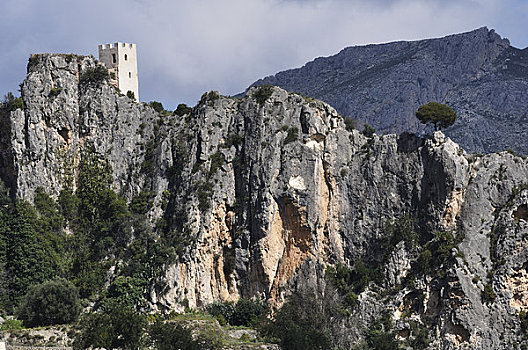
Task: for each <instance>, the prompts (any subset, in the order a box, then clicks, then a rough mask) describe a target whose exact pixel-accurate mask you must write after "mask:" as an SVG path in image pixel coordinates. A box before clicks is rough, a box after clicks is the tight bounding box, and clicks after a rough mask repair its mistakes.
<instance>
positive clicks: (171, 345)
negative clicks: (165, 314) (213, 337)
mask: <svg viewBox="0 0 528 350" xmlns="http://www.w3.org/2000/svg"><path fill="white" fill-rule="evenodd" d="M148 335H149V340H150V343H151V345H152V346H153V347H154V349H157V350H173V349H180V350H200V349H201V347H200V344H199V343H198V342H197V341H195V340H193V338H192V335H191V331H190V330H188V329H186V328H184V327H182V326H181V325H179V324H175V323H170V322H163V321H159V320H158V321H156V322H155V323H154V324H152V325H151V326H150V327H149V330H148Z"/></svg>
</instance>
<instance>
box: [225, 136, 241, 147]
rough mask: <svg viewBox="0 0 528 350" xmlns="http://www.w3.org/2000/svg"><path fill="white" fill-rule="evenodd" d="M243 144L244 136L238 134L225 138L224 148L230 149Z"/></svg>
mask: <svg viewBox="0 0 528 350" xmlns="http://www.w3.org/2000/svg"><path fill="white" fill-rule="evenodd" d="M243 143H244V136H243V135H239V134H231V135H229V137H228V138H227V141H226V143H225V147H226V148H231V146H235V147H236V146H238V145H241V144H243Z"/></svg>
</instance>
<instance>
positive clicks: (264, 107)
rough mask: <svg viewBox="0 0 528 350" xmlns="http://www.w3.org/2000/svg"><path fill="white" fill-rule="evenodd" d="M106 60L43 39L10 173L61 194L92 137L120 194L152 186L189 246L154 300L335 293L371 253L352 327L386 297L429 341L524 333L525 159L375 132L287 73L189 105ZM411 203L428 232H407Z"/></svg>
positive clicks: (488, 344) (6, 154) (470, 344)
mask: <svg viewBox="0 0 528 350" xmlns="http://www.w3.org/2000/svg"><path fill="white" fill-rule="evenodd" d="M95 64H96V62H95V61H94V60H93V59H92V58H89V57H78V56H70V55H40V56H33V58H32V60H31V62H30V65H29V67H28V77H27V79H26V80H25V81H24V83H23V85H22V96H23V99H24V102H25V108H24V110H17V111H14V112H11V113H10V115H9V116H6V117H5V118H4V120H2V124H3V125H5V126H6V128H7V129H5V130H4V131H3V132H4V134H5V135H7V136H9V139H8V140H5V139H3V140H2V142H1V143H0V145H2V147H3V149H2V150H1V152H0V154H1V155H2V164H5V167H4V169H3V171H2V177H3V180H4V181H5V182H7V183H8V184H9V185H10V186H11V188H13V191H15V193H16V195H17V196H18V197H21V198H26V199H31V198H32V195H33V193H34V191H35V189H36V188H37V187H43V188H45V190H46V191H47V192H48V193H50V194H52V195H54V196H56V195H57V194H58V193H59V192H60V190H61V189H62V188H63V187H64V186H66V185H67V184H69V183H72V184H73V186H75V183H76V181H77V180H76V165H77V164H78V162H79V159H80V158H81V157H82V156H83V154H84V152H92V153H93V152H95V153H96V154H99V155H100V156H101V157H106V159H108V161H109V163H110V165H111V166H112V169H113V175H114V187H115V189H116V190H118V191H119V192H121V193H122V195H123V196H124V197H125V198H131V196H133V195H134V194H137V193H138V192H139V191H141V190H144V189H147V190H148V191H152V192H153V193H154V195H155V199H154V207H153V209H152V210H151V211H150V213H149V215H150V217H151V219H152V222H154V221H157V222H158V223H159V222H160V220H161V221H162V222H163V226H164V227H165V229H166V230H169V231H171V232H173V233H174V236H175V237H176V238H175V240H174V242H175V243H174V244H175V246H176V248H177V251H178V253H179V254H178V259H177V261H175V262H174V263H172V264H170V265H168V266H166V274H165V277H164V278H163V281H162V282H164V283H162V285H164V288H152V290H151V302H152V305H153V307H156V308H160V309H177V310H179V309H182V308H183V306H182V305H183V304H184V303H185V302H186V301H188V302H189V305H190V306H192V307H203V306H205V305H207V304H208V303H210V302H212V301H214V300H219V299H222V300H236V299H238V298H239V297H241V296H244V297H259V298H265V299H266V300H268V302H269V303H270V304H271V305H272V306H277V307H278V306H280V305H281V304H282V303H283V301H284V300H285V298H286V297H288V296H289V295H291V294H292V293H295V292H306V291H315V292H316V293H317V295H320V296H321V297H323V296H324V295H327V294H329V293H330V292H331V289H332V288H331V283H328V278H327V277H328V276H325V275H327V273H326V272H325V271H326V268H327V267H328V266H335V265H337V264H338V263H342V264H344V265H345V266H348V267H349V268H354V266H356V265H357V262H358V261H362V262H364V263H365V264H367V265H369V266H375V269H376V271H378V274H379V275H380V277H379V278H376V279H372V280H370V281H369V283H368V286H367V287H366V288H365V289H364V290H362V291H361V293H360V294H359V296H358V304H357V305H356V306H355V307H354V308H352V309H351V310H350V314H349V316H347V317H346V319H344V320H342V321H341V323H340V326H339V327H337V328H339V329H336V334H338V337H339V343H340V344H341V345H343V346H345V347H349V346H351V345H352V344H354V343H356V342H358V341H359V340H361V339H362V337H363V336H364V335H365V333H366V331H367V330H368V328H369V327H370V326H371V325H372V324H373V323H374V322H375V321H376V320H377V319H378V318H379V316H380V315H381V314H382V313H383V312H385V311H389V312H390V315H391V317H392V319H393V321H394V329H395V330H396V331H397V332H398V335H399V337H400V338H401V340H402V341H407V340H409V339H410V338H412V337H413V336H414V335H413V333H412V332H413V331H412V327H413V325H414V326H415V325H419V326H421V327H427V328H428V329H429V330H430V332H429V336H430V338H431V340H432V343H431V344H430V348H446V349H451V348H453V349H455V348H457V349H458V348H467V349H492V348H493V349H511V348H515V347H517V346H518V345H519V344H527V341H526V339H525V338H524V336H523V331H522V330H521V320H520V317H519V313H520V312H521V311H528V288H527V284H526V282H527V280H528V272H527V267H526V265H527V261H528V250H527V249H526V248H525V246H526V236H527V235H528V224H527V221H528V209H527V208H528V185H527V184H528V162H527V161H526V160H525V159H523V158H521V157H518V156H515V155H513V154H510V153H507V152H503V153H497V154H489V155H474V154H473V155H470V154H467V153H466V152H465V151H464V150H463V149H462V148H460V147H459V146H458V145H457V144H455V143H454V142H453V141H451V140H450V139H449V138H446V137H445V136H444V135H443V134H442V133H441V132H436V133H435V134H434V135H433V136H430V137H426V138H424V139H422V138H419V137H416V136H414V135H410V134H402V135H400V136H397V135H386V136H378V135H373V136H371V137H367V136H364V135H363V134H361V133H360V132H359V131H357V130H347V129H346V128H345V124H344V121H343V118H342V117H341V116H340V115H339V114H338V113H337V112H336V111H335V110H334V109H333V108H332V107H330V106H329V105H327V104H325V103H323V102H320V101H316V100H312V99H309V98H305V97H302V96H299V95H296V94H292V93H288V92H286V91H284V90H282V89H280V88H270V87H261V88H251V89H250V90H248V92H247V93H246V96H244V97H242V98H228V97H223V96H221V95H220V94H219V93H217V92H209V93H206V94H204V96H203V97H202V99H201V101H200V102H199V103H198V105H197V106H195V107H194V108H193V109H192V112H191V113H190V114H188V115H185V116H183V117H179V116H173V115H161V114H160V115H158V113H156V112H155V111H154V110H153V109H151V108H150V107H148V106H145V105H143V104H139V103H136V102H134V101H132V100H130V99H128V98H127V97H125V96H121V95H120V94H119V93H118V92H117V91H115V89H114V88H113V87H111V86H109V85H108V84H107V83H105V82H102V83H100V84H91V83H87V82H86V81H84V82H83V79H82V76H83V73H85V72H86V71H87V70H89V69H91V68H93V67H95ZM4 134H3V135H4ZM5 135H4V136H3V137H4V138H5V137H7V136H5ZM402 218H410V221H412V229H411V231H413V232H414V233H415V234H416V235H417V236H412V237H413V238H412V239H409V238H408V237H407V238H406V237H397V236H395V235H394V232H396V231H395V230H394V229H391V227H393V226H397V223H398V222H401V220H402ZM391 225H392V226H391ZM398 232H399V231H398ZM427 251H428V252H429V253H427ZM185 300H186V301H185ZM184 301H185V302H184Z"/></svg>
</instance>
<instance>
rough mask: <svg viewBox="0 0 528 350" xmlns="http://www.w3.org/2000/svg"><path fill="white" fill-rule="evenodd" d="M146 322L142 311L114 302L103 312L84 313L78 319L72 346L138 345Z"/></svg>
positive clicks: (111, 347) (85, 347)
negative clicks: (111, 306)
mask: <svg viewBox="0 0 528 350" xmlns="http://www.w3.org/2000/svg"><path fill="white" fill-rule="evenodd" d="M146 325H147V320H146V317H145V316H144V315H143V314H141V313H138V312H136V311H134V310H132V309H129V308H126V307H120V306H117V305H115V306H114V307H113V308H112V309H110V310H105V311H104V312H99V313H89V314H85V315H83V317H82V318H81V320H80V321H79V331H78V332H77V333H76V334H75V336H74V341H73V349H75V350H81V349H88V348H94V349H95V348H105V349H118V348H119V349H127V350H133V349H138V348H139V346H140V344H141V341H142V337H143V334H144V329H145V327H146Z"/></svg>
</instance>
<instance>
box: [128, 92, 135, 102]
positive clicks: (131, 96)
mask: <svg viewBox="0 0 528 350" xmlns="http://www.w3.org/2000/svg"><path fill="white" fill-rule="evenodd" d="M126 96H127V97H128V98H129V99H131V100H133V101H135V100H136V95H134V91H131V90H128V91H127V93H126Z"/></svg>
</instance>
